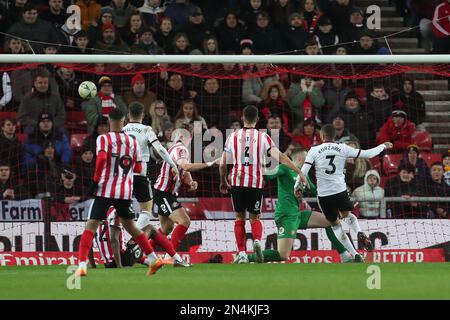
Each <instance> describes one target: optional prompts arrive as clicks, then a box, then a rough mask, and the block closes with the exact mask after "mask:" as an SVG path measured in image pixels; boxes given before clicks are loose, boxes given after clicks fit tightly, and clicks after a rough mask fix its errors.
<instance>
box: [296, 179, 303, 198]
mask: <svg viewBox="0 0 450 320" xmlns="http://www.w3.org/2000/svg"><path fill="white" fill-rule="evenodd" d="M304 191H305V184H304V183H303V182H302V180H301V179H300V176H297V179H295V185H294V194H295V195H296V196H298V197H300V196H301V195H302V194H303V192H304Z"/></svg>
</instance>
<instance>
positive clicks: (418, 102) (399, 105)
mask: <svg viewBox="0 0 450 320" xmlns="http://www.w3.org/2000/svg"><path fill="white" fill-rule="evenodd" d="M392 105H393V106H394V108H395V109H397V110H404V111H405V112H406V114H407V115H408V117H409V120H410V121H411V122H413V123H415V125H416V128H417V129H419V126H420V128H421V129H423V130H424V129H425V128H423V122H424V121H425V117H426V112H425V99H424V98H423V96H422V94H421V93H420V92H418V91H416V89H415V87H414V81H413V80H412V79H410V78H405V79H404V80H403V81H402V84H401V87H400V90H398V91H397V92H394V93H393V94H392Z"/></svg>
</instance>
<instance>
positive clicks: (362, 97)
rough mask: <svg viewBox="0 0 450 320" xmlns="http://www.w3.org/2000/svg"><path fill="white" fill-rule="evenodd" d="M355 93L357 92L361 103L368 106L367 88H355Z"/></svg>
mask: <svg viewBox="0 0 450 320" xmlns="http://www.w3.org/2000/svg"><path fill="white" fill-rule="evenodd" d="M353 91H355V93H356V95H357V96H358V99H359V101H360V102H361V104H362V105H366V104H367V92H366V88H359V87H358V88H353Z"/></svg>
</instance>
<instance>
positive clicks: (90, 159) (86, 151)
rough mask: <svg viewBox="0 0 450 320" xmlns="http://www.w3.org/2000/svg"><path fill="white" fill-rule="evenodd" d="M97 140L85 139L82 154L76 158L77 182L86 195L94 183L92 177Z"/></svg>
mask: <svg viewBox="0 0 450 320" xmlns="http://www.w3.org/2000/svg"><path fill="white" fill-rule="evenodd" d="M95 150H96V146H95V142H94V143H92V141H91V140H84V141H83V145H82V147H81V154H80V156H79V157H78V158H77V159H76V160H75V174H76V175H77V179H76V184H77V185H78V187H79V188H81V191H82V194H83V195H86V194H87V191H88V190H89V187H90V186H91V185H92V182H93V180H92V178H93V176H94V172H95Z"/></svg>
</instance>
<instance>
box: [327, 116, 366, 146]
mask: <svg viewBox="0 0 450 320" xmlns="http://www.w3.org/2000/svg"><path fill="white" fill-rule="evenodd" d="M331 124H332V125H333V128H334V130H336V137H335V140H334V141H336V142H337V143H347V142H349V141H355V142H358V141H359V140H358V138H357V137H356V136H355V135H354V134H353V133H351V132H350V131H349V130H348V129H347V128H346V127H345V122H344V116H343V115H342V114H341V113H339V112H338V113H336V114H335V115H334V116H333V117H332V119H331Z"/></svg>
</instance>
